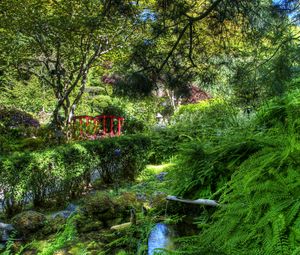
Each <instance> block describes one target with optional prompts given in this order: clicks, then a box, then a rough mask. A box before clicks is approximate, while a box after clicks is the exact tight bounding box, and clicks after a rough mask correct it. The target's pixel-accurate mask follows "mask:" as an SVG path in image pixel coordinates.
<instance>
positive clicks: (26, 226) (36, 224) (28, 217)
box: [12, 211, 46, 235]
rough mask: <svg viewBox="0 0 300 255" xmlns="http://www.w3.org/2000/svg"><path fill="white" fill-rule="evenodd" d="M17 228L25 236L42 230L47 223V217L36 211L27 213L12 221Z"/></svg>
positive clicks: (22, 213)
mask: <svg viewBox="0 0 300 255" xmlns="http://www.w3.org/2000/svg"><path fill="white" fill-rule="evenodd" d="M12 222H13V225H14V226H15V228H16V229H17V230H18V231H19V232H20V233H21V234H23V235H27V234H30V233H34V232H36V231H38V230H40V229H41V228H42V227H43V226H44V225H45V223H46V216H45V215H44V214H42V213H39V212H35V211H25V212H21V213H19V214H17V215H16V216H15V217H14V218H13V219H12Z"/></svg>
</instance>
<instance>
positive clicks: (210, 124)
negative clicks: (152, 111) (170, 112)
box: [171, 99, 238, 140]
mask: <svg viewBox="0 0 300 255" xmlns="http://www.w3.org/2000/svg"><path fill="white" fill-rule="evenodd" d="M237 113H238V109H237V108H235V107H233V106H231V105H230V104H229V103H227V102H225V101H224V100H222V99H210V100H205V101H201V102H199V103H197V104H188V105H183V106H181V107H180V108H179V109H178V110H177V111H176V112H175V114H174V116H173V117H172V119H171V123H172V125H171V128H173V129H175V130H176V131H178V132H181V133H184V132H186V135H188V136H191V137H197V138H199V139H201V140H203V139H204V140H211V139H212V138H213V137H214V136H222V133H223V132H224V131H225V130H226V129H228V128H230V127H232V126H235V125H237ZM210 136H211V137H210Z"/></svg>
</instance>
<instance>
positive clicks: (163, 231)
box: [148, 223, 174, 255]
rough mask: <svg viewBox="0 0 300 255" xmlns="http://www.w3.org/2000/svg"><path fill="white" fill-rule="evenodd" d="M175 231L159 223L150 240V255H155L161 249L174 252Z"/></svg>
mask: <svg viewBox="0 0 300 255" xmlns="http://www.w3.org/2000/svg"><path fill="white" fill-rule="evenodd" d="M173 237H174V231H173V230H172V228H171V227H169V226H168V225H166V224H164V223H158V224H156V225H155V227H154V228H153V229H152V230H151V232H150V235H149V239H148V255H154V254H155V251H157V252H158V251H159V249H166V250H172V249H173V246H174V244H173V241H172V239H173ZM156 249H158V250H156Z"/></svg>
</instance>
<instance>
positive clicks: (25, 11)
mask: <svg viewBox="0 0 300 255" xmlns="http://www.w3.org/2000/svg"><path fill="white" fill-rule="evenodd" d="M0 9H1V15H0V24H1V27H0V33H1V36H0V37H1V41H0V47H1V50H2V51H3V50H4V49H5V50H6V52H7V53H9V55H10V57H9V56H6V57H5V59H4V61H3V62H4V63H3V64H4V65H6V66H10V67H14V68H15V69H16V70H17V71H18V72H19V73H27V74H28V75H34V76H37V77H38V78H39V79H40V81H41V82H42V83H44V84H47V86H49V87H51V88H52V90H53V92H54V95H55V97H56V100H57V101H56V107H55V109H54V112H53V124H54V126H55V128H56V129H60V130H61V129H63V128H64V127H66V126H67V125H68V123H69V122H70V120H71V118H72V116H73V114H74V111H75V108H76V105H77V104H78V102H79V101H80V99H81V97H82V95H83V93H84V90H85V87H86V83H87V78H88V74H89V72H90V70H91V68H93V67H95V66H97V65H99V63H101V61H104V59H105V57H107V55H108V54H110V52H112V51H118V50H120V49H121V48H122V47H124V45H125V44H126V43H127V39H128V37H129V36H130V35H131V33H132V30H133V29H132V27H133V22H132V20H133V19H132V17H134V14H135V5H133V4H132V3H131V2H130V1H126V0H124V1H123V0H119V1H109V0H90V1H67V0H60V1H59V0H53V1H50V0H43V1H40V0H21V1H8V0H4V1H1V2H0ZM61 113H62V114H63V118H61Z"/></svg>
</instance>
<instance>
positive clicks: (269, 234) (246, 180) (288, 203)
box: [179, 91, 300, 255]
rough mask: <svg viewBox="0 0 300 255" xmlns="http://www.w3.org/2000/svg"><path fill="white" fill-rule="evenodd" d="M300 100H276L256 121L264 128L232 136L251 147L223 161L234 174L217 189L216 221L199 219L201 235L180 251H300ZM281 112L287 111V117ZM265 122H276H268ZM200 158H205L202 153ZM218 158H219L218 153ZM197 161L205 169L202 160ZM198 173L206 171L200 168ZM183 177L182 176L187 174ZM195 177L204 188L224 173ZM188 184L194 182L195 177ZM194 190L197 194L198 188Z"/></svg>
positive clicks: (295, 94)
mask: <svg viewBox="0 0 300 255" xmlns="http://www.w3.org/2000/svg"><path fill="white" fill-rule="evenodd" d="M299 101H300V100H299V91H294V92H292V93H289V94H286V95H285V96H284V98H279V99H278V100H277V101H276V100H273V102H272V104H270V105H269V107H265V108H264V109H262V112H260V113H259V114H258V122H256V123H259V124H260V126H258V125H255V126H254V129H252V130H250V131H249V132H248V137H247V136H245V135H243V133H242V134H238V133H235V134H234V137H231V139H234V140H235V139H236V140H237V141H239V143H240V144H242V143H244V144H247V143H248V144H249V142H251V144H249V145H250V146H248V147H249V148H251V149H252V150H249V149H248V150H246V149H245V148H244V149H241V150H239V151H236V153H230V154H228V155H227V156H226V157H225V158H224V159H225V161H224V162H222V165H223V166H225V167H226V166H232V167H234V172H231V176H230V177H229V178H227V181H226V183H225V185H223V186H222V187H221V190H220V191H217V192H218V193H219V194H220V193H222V195H221V196H220V199H219V202H220V203H221V206H220V207H219V208H218V210H217V211H216V212H215V213H214V214H213V217H212V219H211V221H207V220H205V221H204V222H202V223H201V222H200V224H199V228H200V229H201V230H202V233H201V234H200V235H199V236H198V237H193V238H189V239H188V243H189V247H187V246H185V245H184V244H182V245H183V246H182V252H180V254H199V252H203V253H205V254H230V255H231V254H253V255H254V254H255V255H256V254H267V255H269V254H298V253H299V238H298V237H299V233H298V230H297V229H298V226H299V217H298V216H299V213H300V203H299V199H298V197H299V195H300V190H299V187H300V183H299V181H298V180H299V160H298V158H299V155H300V144H299V142H298V141H299V131H298V127H299V124H298V116H297V115H298V113H299ZM274 109H275V110H274ZM277 109H281V110H282V109H284V111H280V112H278V111H277ZM281 113H285V114H284V116H282V115H281ZM265 123H271V124H272V125H270V126H264V124H265ZM261 124H262V125H261ZM227 139H228V138H227ZM233 144H234V143H233ZM231 147H232V146H231V145H230V144H225V145H224V148H223V149H222V150H221V151H219V154H220V155H222V154H224V152H225V153H226V148H227V150H228V149H229V148H231ZM202 155H203V154H202ZM225 155H226V154H225ZM202 157H203V156H202ZM204 157H205V156H204ZM198 158H199V162H201V157H198ZM205 158H206V159H207V157H205ZM214 158H216V159H218V155H215V156H214ZM195 159H196V157H194V160H195ZM232 160H233V162H232ZM190 163H191V162H189V164H190ZM195 165H197V166H198V167H200V168H201V167H202V166H201V164H199V163H195ZM209 165H210V166H211V167H216V166H218V165H220V164H219V162H218V161H217V160H214V161H212V162H209V161H208V165H207V166H209ZM186 167H187V164H186ZM203 169H207V167H206V168H205V167H203ZM186 172H187V171H185V173H186ZM199 172H200V174H201V170H200V171H198V173H199ZM208 173H209V175H211V174H212V173H211V172H208ZM228 174H229V173H228ZM179 176H180V177H181V179H182V176H183V175H182V174H179ZM180 177H179V178H180ZM194 177H195V179H196V182H199V181H201V180H203V183H204V188H205V186H206V185H209V184H210V185H211V184H213V183H216V182H218V178H220V177H222V176H220V174H219V173H218V174H217V176H215V177H214V178H212V179H211V180H209V179H208V178H207V177H205V176H204V177H205V178H204V179H203V176H199V174H197V175H195V176H194ZM189 182H190V183H191V184H192V185H193V182H192V179H189ZM201 189H202V190H201ZM206 189H207V188H206ZM197 190H199V188H198V189H197ZM201 191H203V186H200V194H201ZM193 194H197V193H196V191H195V190H194V191H193ZM219 194H218V196H219ZM207 223H209V224H207ZM183 250H185V251H183ZM195 251H197V252H195Z"/></svg>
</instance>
